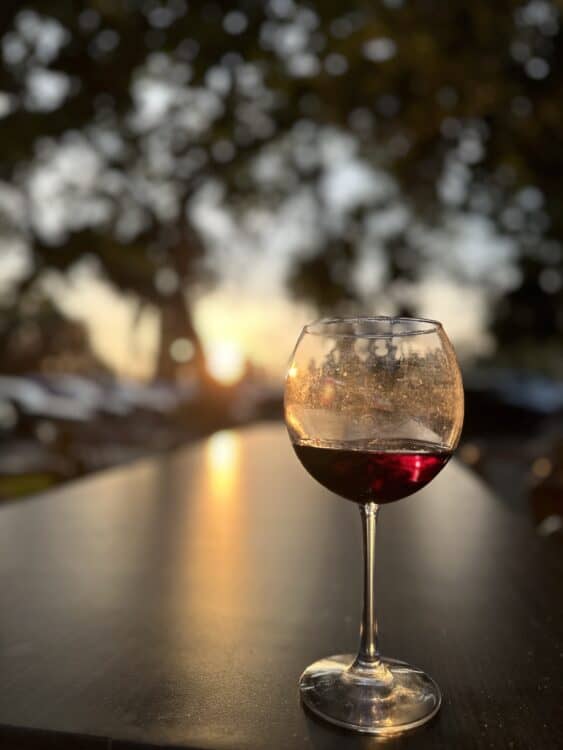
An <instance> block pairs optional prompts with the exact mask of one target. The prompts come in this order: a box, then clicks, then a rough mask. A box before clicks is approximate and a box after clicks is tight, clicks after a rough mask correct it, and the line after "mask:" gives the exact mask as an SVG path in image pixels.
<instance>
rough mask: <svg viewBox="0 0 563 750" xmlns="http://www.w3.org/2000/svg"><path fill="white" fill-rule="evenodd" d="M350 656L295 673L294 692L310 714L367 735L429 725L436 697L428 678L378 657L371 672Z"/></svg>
mask: <svg viewBox="0 0 563 750" xmlns="http://www.w3.org/2000/svg"><path fill="white" fill-rule="evenodd" d="M355 658H356V657H355V656H354V655H352V654H345V655H341V656H329V657H327V658H326V659H320V660H319V661H316V662H315V663H314V664H311V666H309V667H307V669H306V670H305V671H304V672H303V674H302V675H301V679H300V681H299V691H300V694H301V699H302V701H303V703H304V704H305V705H306V706H307V707H308V708H309V709H310V710H311V711H313V713H315V714H317V715H318V716H321V717H322V718H323V719H325V720H326V721H330V722H332V723H333V724H338V726H341V727H345V728H347V729H352V730H354V731H356V732H365V733H367V734H378V735H391V734H398V733H399V732H406V731H407V730H408V729H414V728H415V727H419V726H420V725H421V724H424V723H425V722H427V721H429V720H430V719H431V718H432V717H433V716H434V715H435V714H436V713H437V712H438V709H439V708H440V704H441V702H442V696H441V694H440V688H439V687H438V685H436V683H435V682H434V680H433V679H432V678H431V677H429V676H428V675H426V674H425V673H424V672H422V671H421V670H420V669H417V668H416V667H411V666H409V665H408V664H405V663H404V662H401V661H395V659H386V658H384V657H381V661H380V662H379V665H378V666H376V667H375V668H373V667H367V666H361V665H358V663H357V662H356V661H355Z"/></svg>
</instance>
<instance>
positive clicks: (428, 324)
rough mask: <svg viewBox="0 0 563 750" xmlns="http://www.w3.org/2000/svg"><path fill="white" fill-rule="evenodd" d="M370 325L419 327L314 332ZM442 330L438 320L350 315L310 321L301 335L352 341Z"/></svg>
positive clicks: (415, 334) (414, 334)
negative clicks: (415, 326) (413, 325)
mask: <svg viewBox="0 0 563 750" xmlns="http://www.w3.org/2000/svg"><path fill="white" fill-rule="evenodd" d="M364 322H367V323H371V322H387V323H390V324H391V325H393V324H394V323H419V324H420V325H421V326H424V327H421V328H419V329H418V330H416V329H414V330H412V331H396V332H393V331H384V332H375V331H361V332H358V333H349V332H341V331H340V332H339V331H334V332H330V331H327V330H315V328H318V329H320V328H322V327H325V326H327V327H329V326H331V325H337V324H339V323H364ZM439 330H442V324H441V323H440V321H439V320H433V319H432V318H419V317H406V316H403V315H396V316H394V315H350V316H344V317H341V318H339V317H332V318H317V319H316V320H312V321H311V322H310V323H307V324H306V325H305V326H303V333H304V334H305V333H306V334H309V335H311V336H326V337H329V338H352V339H391V338H395V337H396V336H421V335H425V334H427V333H436V332H437V331H439Z"/></svg>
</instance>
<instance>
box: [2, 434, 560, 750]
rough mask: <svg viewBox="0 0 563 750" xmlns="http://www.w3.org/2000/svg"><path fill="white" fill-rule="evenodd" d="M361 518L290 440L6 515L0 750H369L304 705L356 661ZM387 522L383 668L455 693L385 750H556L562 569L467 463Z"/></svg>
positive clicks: (56, 494) (134, 474)
mask: <svg viewBox="0 0 563 750" xmlns="http://www.w3.org/2000/svg"><path fill="white" fill-rule="evenodd" d="M357 516H358V513H357V510H356V508H355V507H354V506H353V505H352V504H351V503H348V502H346V501H344V500H339V499H337V498H335V497H333V496H331V495H329V494H328V493H327V492H326V491H324V490H323V489H322V488H321V487H320V486H318V485H317V484H315V482H314V481H313V480H310V479H309V478H308V477H307V475H306V474H305V472H304V471H303V470H302V469H301V467H300V466H299V465H298V463H297V460H296V459H295V457H294V456H293V453H292V450H291V448H290V446H289V443H288V441H287V438H286V435H285V431H284V429H283V428H282V427H281V426H279V425H266V426H260V427H256V428H252V429H248V430H245V431H241V432H231V433H219V434H218V435H216V436H214V437H212V438H211V439H209V440H207V441H204V442H203V443H201V444H199V445H197V446H195V447H190V448H188V449H185V450H183V451H180V452H179V453H176V454H175V455H171V456H165V457H160V458H155V459H151V460H144V461H140V462H138V463H135V464H133V465H131V466H127V467H124V468H120V469H117V470H113V471H108V472H105V473H102V474H99V475H98V476H95V477H93V478H89V479H86V480H82V481H78V482H74V483H72V484H70V485H67V486H66V487H64V488H62V489H60V490H56V491H53V492H50V493H47V494H44V495H42V496H37V497H35V498H32V499H28V500H23V501H18V502H14V503H10V504H4V505H3V506H2V507H0V596H1V611H0V747H1V748H7V750H12V748H19V747H23V748H43V747H49V748H66V747H69V748H74V747H76V748H83V749H85V750H87V749H88V748H112V749H113V750H118V749H119V750H125V749H126V748H137V747H146V746H147V745H148V746H156V747H163V746H164V747H167V746H174V747H176V746H177V747H182V748H215V749H218V750H222V749H223V748H224V749H229V750H257V749H258V748H259V749H260V750H275V749H277V748H279V749H282V748H283V749H284V750H286V749H288V750H299V749H301V748H312V749H317V750H322V749H325V748H326V749H327V750H328V749H331V750H334V749H336V748H338V749H339V750H340V749H344V750H346V749H347V748H362V749H366V748H375V746H376V745H378V744H380V742H378V741H377V740H376V739H374V738H370V737H367V736H360V735H354V734H349V733H347V732H345V731H340V730H338V729H335V728H333V727H331V726H329V725H325V724H323V723H321V722H320V721H317V720H315V719H313V718H312V717H310V716H308V715H307V714H306V713H305V712H304V711H303V709H302V708H301V707H300V705H299V702H298V697H297V680H298V677H299V674H300V672H301V670H302V669H303V668H304V667H305V666H306V665H307V664H308V663H309V662H311V661H313V660H314V659H317V658H318V657H320V656H323V655H327V654H332V653H338V652H342V651H352V650H354V649H355V646H356V644H357V637H358V633H357V631H358V622H359V615H360V591H361V581H360V572H361V562H360V553H361V550H360V547H361V544H360V526H359V518H358V517H357ZM380 519H381V522H380V529H379V535H378V543H379V547H378V565H379V572H378V584H379V586H378V603H379V611H380V623H381V628H380V630H381V641H382V645H383V650H384V651H385V653H387V654H388V655H390V656H395V657H400V658H403V659H406V660H409V661H412V662H413V663H414V664H417V665H419V666H421V667H423V668H424V669H427V670H428V671H429V672H430V674H432V675H433V676H434V677H435V679H436V680H437V681H438V683H439V684H440V686H441V687H442V690H443V693H444V703H443V707H442V710H441V711H440V713H439V714H438V716H437V717H436V719H434V720H433V721H432V722H431V723H430V724H428V725H427V726H426V727H423V728H421V729H419V730H415V731H414V732H413V733H411V734H407V735H404V736H403V737H400V738H397V739H395V740H392V741H389V742H387V743H386V745H385V747H386V750H387V749H389V750H396V748H401V750H402V749H403V748H415V749H416V748H420V749H423V748H448V750H460V749H463V748H472V749H473V748H502V750H505V749H508V748H514V749H516V748H534V749H536V748H549V749H550V750H551V749H554V750H555V748H559V747H563V734H562V733H561V726H562V724H561V722H562V718H561V717H562V713H561V712H562V709H561V699H562V697H563V696H562V690H561V687H562V686H561V681H562V666H563V658H562V657H563V642H562V632H561V613H562V598H561V581H562V572H563V571H562V565H561V562H562V555H561V554H560V553H561V550H560V549H559V548H557V547H556V546H555V545H552V544H551V543H549V542H547V541H545V540H544V541H542V540H539V539H537V538H536V537H535V535H534V532H533V530H532V528H531V525H530V524H529V523H528V522H527V520H526V519H523V518H520V517H518V516H516V515H513V514H511V513H510V512H509V511H508V510H506V509H505V508H503V506H501V504H500V503H499V502H498V501H497V500H496V499H495V498H494V497H492V496H491V495H490V494H489V492H488V491H487V490H486V489H485V487H484V486H483V485H482V484H481V483H480V482H479V481H478V480H477V479H475V477H473V476H472V475H471V474H470V473H469V472H468V471H466V470H465V469H464V468H462V467H461V466H460V465H459V464H456V463H455V462H454V463H452V464H451V465H450V466H449V467H448V468H447V469H446V470H445V471H444V472H443V474H442V475H440V476H439V477H438V479H436V480H435V482H434V483H433V484H432V485H431V486H430V487H428V488H427V489H425V490H423V491H422V492H421V493H420V494H419V495H417V496H415V497H413V498H410V499H408V500H404V501H402V502H400V503H396V504H394V505H392V506H389V507H387V508H385V509H384V510H383V512H382V514H381V516H380Z"/></svg>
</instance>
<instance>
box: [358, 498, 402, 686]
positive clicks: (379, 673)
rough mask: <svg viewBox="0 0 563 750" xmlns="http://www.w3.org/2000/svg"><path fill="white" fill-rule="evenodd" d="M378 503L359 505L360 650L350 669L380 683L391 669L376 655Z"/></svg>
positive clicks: (385, 678)
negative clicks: (361, 575)
mask: <svg viewBox="0 0 563 750" xmlns="http://www.w3.org/2000/svg"><path fill="white" fill-rule="evenodd" d="M378 511H379V506H378V505H377V504H376V503H365V504H364V505H360V515H361V517H362V531H363V542H364V609H363V614H362V625H361V630H360V650H359V652H358V655H357V657H356V660H355V661H354V663H353V664H352V666H351V668H350V669H351V671H352V672H355V673H357V674H366V675H369V676H370V677H376V678H378V679H381V680H382V681H383V682H389V681H390V680H392V675H391V672H390V671H389V670H388V668H387V667H386V666H385V664H383V663H382V662H381V660H380V658H379V649H378V644H377V618H376V615H375V530H376V525H377V514H378Z"/></svg>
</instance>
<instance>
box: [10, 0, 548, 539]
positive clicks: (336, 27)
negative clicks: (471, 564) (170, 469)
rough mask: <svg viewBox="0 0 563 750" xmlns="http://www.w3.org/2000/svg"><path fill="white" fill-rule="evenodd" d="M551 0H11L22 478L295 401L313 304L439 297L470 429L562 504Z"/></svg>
mask: <svg viewBox="0 0 563 750" xmlns="http://www.w3.org/2000/svg"><path fill="white" fill-rule="evenodd" d="M562 22H563V19H562V18H561V10H560V6H558V5H557V4H556V3H553V2H550V1H549V0H530V1H529V2H526V1H524V2H522V0H518V1H516V0H515V1H512V0H499V1H498V2H495V3H494V4H491V3H489V2H485V0H474V1H473V2H456V1H455V0H452V2H448V3H443V2H442V3H441V2H437V1H432V0H410V1H409V0H384V1H380V2H377V1H376V0H371V1H370V2H367V1H366V2H355V3H354V2H349V1H348V2H340V0H331V1H330V2H329V1H327V0H325V1H323V2H305V0H299V2H294V1H293V0H263V1H261V2H254V1H252V0H248V1H247V2H229V3H219V2H211V1H210V2H207V1H203V2H202V1H198V2H193V1H190V2H188V1H187V0H166V1H165V2H161V1H160V0H92V1H91V2H74V1H71V0H42V1H41V2H29V3H27V2H22V0H17V1H15V2H14V1H13V0H3V3H2V5H1V8H0V31H1V33H0V59H1V68H0V132H1V137H0V352H1V365H0V498H3V499H7V498H14V497H18V496H21V495H25V494H27V493H29V492H34V491H37V490H41V489H44V488H46V487H48V486H50V485H52V484H54V483H57V482H60V481H64V480H67V479H70V478H72V477H75V476H78V475H81V474H84V473H87V472H90V471H93V470H97V469H100V468H102V467H105V466H109V465H113V464H116V463H120V462H123V461H128V460H131V459H132V458H135V457H137V456H139V455H144V454H149V453H153V452H156V451H162V450H166V449H169V448H172V447H175V446H177V445H180V444H182V443H185V442H186V441H188V440H190V439H194V438H196V437H200V436H203V435H207V434H210V433H212V432H214V431H216V430H219V429H222V428H225V427H229V426H234V425H239V424H244V423H247V422H250V421H253V420H258V419H271V418H279V417H280V416H281V393H282V387H283V374H284V367H285V364H286V362H287V359H288V356H289V354H290V351H291V349H292V347H293V344H294V342H295V339H296V337H297V335H298V332H299V330H300V328H301V326H302V325H303V324H304V323H305V322H307V321H308V320H310V319H312V318H315V317H318V316H319V315H322V314H326V313H327V312H329V313H330V314H343V313H348V314H350V313H355V312H362V313H371V314H397V313H402V314H409V313H410V314H418V315H423V316H428V317H432V318H438V319H440V320H441V321H442V322H443V323H444V325H445V327H446V330H447V331H448V333H449V335H450V338H451V339H452V341H453V343H454V345H455V347H456V350H457V352H458V355H459V357H460V360H461V362H462V366H463V370H464V378H465V384H466V391H467V416H466V427H465V431H464V438H463V442H462V444H461V446H460V449H459V453H458V455H459V457H460V458H461V460H462V461H464V462H465V463H466V464H467V465H468V466H470V467H471V468H472V469H473V470H475V471H477V472H478V473H479V474H480V475H481V476H482V477H483V478H484V480H485V481H487V482H488V483H489V484H490V485H492V486H493V488H494V490H495V491H496V492H497V494H498V495H499V496H500V497H501V498H502V500H503V501H504V502H505V503H506V504H507V506H509V507H510V508H511V509H513V510H514V512H517V513H523V514H526V515H527V517H528V518H529V519H530V522H531V523H534V524H535V525H536V527H537V529H538V531H539V532H540V533H542V534H545V535H552V534H553V535H557V536H561V528H562V520H563V429H562V426H563V350H562V344H563V180H562V175H563V131H562V129H561V122H562V121H563V100H562V98H561V91H562V84H563V43H562V41H563V40H562V33H563V32H562V28H561V24H562Z"/></svg>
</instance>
